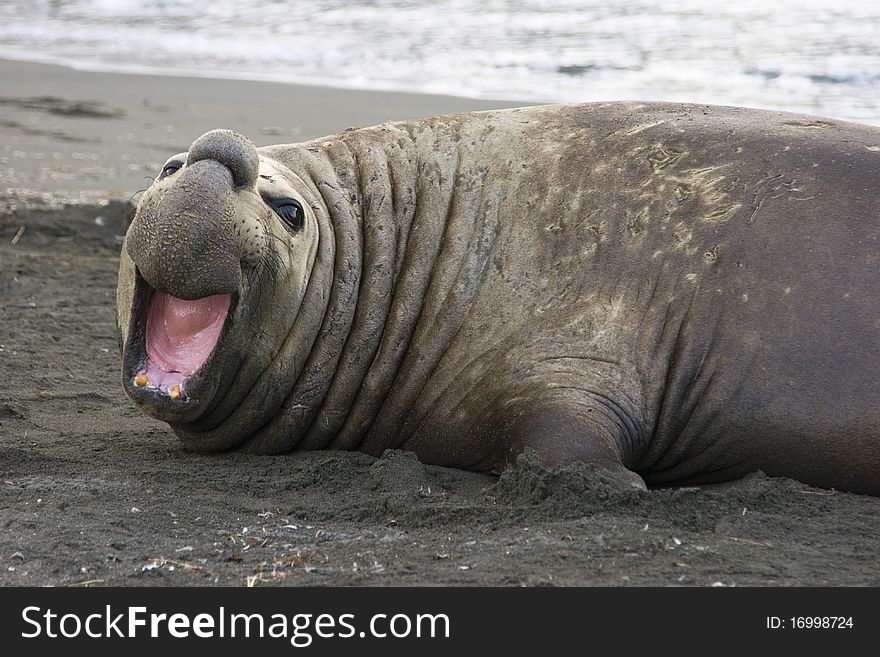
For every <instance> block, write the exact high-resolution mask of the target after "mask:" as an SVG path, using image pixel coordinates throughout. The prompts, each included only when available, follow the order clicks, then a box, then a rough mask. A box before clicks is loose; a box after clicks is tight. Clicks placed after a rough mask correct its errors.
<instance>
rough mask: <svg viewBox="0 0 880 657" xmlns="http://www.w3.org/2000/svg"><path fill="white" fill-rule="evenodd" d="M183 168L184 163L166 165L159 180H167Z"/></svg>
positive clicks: (175, 162)
mask: <svg viewBox="0 0 880 657" xmlns="http://www.w3.org/2000/svg"><path fill="white" fill-rule="evenodd" d="M182 166H183V162H177V161H171V162H169V163H168V164H166V165H165V168H164V169H162V173H160V174H159V180H162V179H163V178H167V177H168V176H170V175H172V174H175V173H177V171H178V170H179V169H180V167H182Z"/></svg>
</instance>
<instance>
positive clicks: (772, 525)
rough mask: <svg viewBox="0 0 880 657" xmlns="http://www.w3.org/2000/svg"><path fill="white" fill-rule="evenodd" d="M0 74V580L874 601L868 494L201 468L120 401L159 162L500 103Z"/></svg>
mask: <svg viewBox="0 0 880 657" xmlns="http://www.w3.org/2000/svg"><path fill="white" fill-rule="evenodd" d="M0 80H2V82H3V84H2V92H0V117H2V118H0V134H2V135H3V139H2V140H0V171H2V177H3V179H4V186H3V187H4V189H3V190H2V194H0V309H2V312H0V525H2V529H3V531H2V533H0V584H2V585H6V586H19V585H37V586H41V585H94V586H101V585H149V586H155V585H197V586H201V585H215V584H216V585H260V586H264V585H270V584H284V585H330V584H333V585H350V584H358V585H361V584H363V585H395V584H396V585H417V584H420V585H435V584H461V585H611V586H621V585H660V586H664V585H698V586H712V585H725V586H746V585H770V586H780V585H786V586H787V585H874V586H876V585H880V559H878V547H877V546H878V527H880V499H878V498H872V497H867V496H859V495H852V494H848V493H841V492H837V491H830V490H821V489H816V488H812V487H810V486H807V485H805V484H801V483H799V482H796V481H792V480H789V479H780V478H768V477H766V476H764V475H762V474H756V475H753V476H750V477H747V478H746V479H744V480H742V481H739V482H734V483H732V484H730V485H726V486H721V487H711V488H686V489H667V490H655V491H648V492H636V491H633V492H630V493H626V494H621V493H619V492H617V491H616V490H615V489H614V488H613V487H612V486H606V485H605V484H604V483H603V480H602V477H601V476H598V475H597V473H596V472H594V471H593V470H592V469H591V468H589V467H587V466H575V467H569V468H563V469H555V470H548V469H546V468H543V467H542V466H540V465H539V464H537V463H535V462H533V461H531V460H528V459H526V460H524V461H523V462H522V463H521V464H520V467H519V468H518V469H517V470H515V471H511V472H508V473H506V474H505V475H503V476H502V477H500V478H496V477H491V476H487V475H478V474H473V473H466V472H461V471H456V470H449V469H443V468H435V467H429V466H424V465H422V464H421V463H419V462H418V461H417V460H416V459H415V458H414V457H413V456H412V455H411V454H407V453H404V452H388V453H386V454H385V455H384V456H382V457H381V458H378V459H377V458H372V457H369V456H366V455H363V454H358V453H341V452H316V453H308V454H292V455H288V456H274V457H268V456H246V455H240V454H226V455H217V456H201V455H194V454H189V453H186V452H184V451H183V450H182V449H181V448H180V446H179V445H178V443H177V441H176V439H175V438H174V436H173V435H172V434H171V432H170V430H169V429H168V428H167V426H165V425H163V424H162V423H160V422H157V421H154V420H152V419H150V418H147V417H145V416H143V415H141V414H140V413H138V412H137V411H135V409H134V408H133V407H132V406H131V405H130V404H129V403H128V401H127V399H126V398H125V396H124V394H123V392H122V389H121V386H120V384H119V373H118V371H119V362H118V361H119V357H118V351H117V344H116V335H115V327H114V313H113V306H114V293H115V282H116V268H117V263H118V251H119V248H120V240H119V236H120V235H121V234H122V233H123V232H124V230H125V225H126V222H127V220H128V217H129V215H130V213H131V209H132V206H131V205H130V203H129V198H130V197H131V196H132V194H133V193H134V192H136V191H137V190H138V189H141V188H143V187H144V186H146V184H147V180H148V178H149V177H151V176H153V175H155V174H156V172H157V171H158V170H159V167H160V166H161V164H162V163H163V162H164V161H165V160H166V159H167V157H168V156H170V155H172V154H174V153H176V152H179V151H182V150H185V149H186V148H187V147H188V145H189V144H190V143H191V142H192V140H193V139H194V138H195V137H197V136H198V135H200V134H201V133H203V132H204V131H206V130H208V129H211V128H215V127H228V128H233V129H235V130H238V131H240V132H243V133H244V134H247V135H248V136H250V137H252V138H253V140H254V141H255V142H256V143H257V144H258V145H263V144H270V143H279V142H291V141H300V140H304V139H308V138H312V137H316V136H320V135H322V134H329V133H333V132H336V131H338V130H341V129H344V128H346V127H349V126H358V125H369V124H372V123H378V122H381V121H385V120H389V119H403V118H415V117H418V116H426V115H430V114H439V113H444V112H452V111H461V110H467V109H486V108H490V107H498V106H503V105H505V103H487V102H482V101H473V100H466V99H456V98H448V97H441V96H420V95H407V94H388V93H369V92H355V91H340V90H332V89H321V88H315V87H302V86H295V85H282V84H274V83H260V82H241V81H228V80H205V79H194V78H171V77H147V76H132V75H114V74H97V73H83V72H76V71H71V70H68V69H64V68H61V67H55V66H44V65H38V64H24V63H17V62H7V61H0ZM506 104H507V105H509V104H510V103H506Z"/></svg>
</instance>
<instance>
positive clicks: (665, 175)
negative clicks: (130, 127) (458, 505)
mask: <svg viewBox="0 0 880 657" xmlns="http://www.w3.org/2000/svg"><path fill="white" fill-rule="evenodd" d="M181 165H182V166H181ZM176 166H180V168H179V170H177V171H173V169H174V168H175V167H176ZM258 172H259V175H258ZM283 198H292V199H296V200H298V201H299V202H300V203H301V204H302V206H303V208H304V209H305V217H304V219H305V222H304V226H303V228H302V229H301V230H292V229H291V228H289V227H288V226H287V225H286V224H285V223H284V222H283V221H282V220H281V219H280V217H279V215H278V214H277V213H276V212H275V211H274V210H273V206H272V205H271V204H268V203H267V201H270V200H277V199H283ZM878 266H880V129H877V128H873V127H869V126H863V125H857V124H851V123H843V122H838V121H831V120H824V119H821V120H820V119H816V118H814V117H805V116H800V115H794V114H787V113H779V112H767V111H757V110H750V109H737V108H726V107H707V106H695V105H679V104H655V103H650V104H631V103H607V104H588V105H569V106H566V105H561V106H546V107H532V108H521V109H513V110H503V111H493V112H480V113H471V114H461V115H455V116H443V117H436V118H430V119H425V120H421V121H413V122H405V123H390V124H384V125H380V126H376V127H371V128H365V129H357V130H348V131H345V132H343V133H340V134H338V135H334V136H331V137H326V138H323V139H317V140H315V141H312V142H307V143H303V144H291V145H282V146H271V147H266V148H261V149H255V148H254V147H253V145H252V144H251V143H250V142H249V141H247V139H245V138H244V137H242V136H240V135H237V134H235V133H232V132H230V131H224V130H218V131H213V132H209V133H207V134H206V135H204V136H202V137H200V138H199V139H198V140H197V141H196V142H195V143H194V144H193V146H192V148H191V149H190V151H189V153H188V155H187V154H183V155H181V156H176V157H175V158H172V160H171V161H170V167H169V168H167V169H166V170H165V173H163V177H161V178H160V179H158V180H157V181H156V182H155V184H153V185H152V186H151V187H150V188H149V189H148V190H147V192H146V193H145V194H144V196H143V198H142V199H141V202H140V204H139V207H138V210H137V214H136V216H135V218H134V220H133V222H132V224H131V227H130V228H129V230H128V233H127V236H126V241H125V246H124V249H123V252H122V261H121V267H120V275H119V287H118V325H119V327H120V339H121V344H122V345H123V346H124V357H123V361H124V362H123V382H124V386H125V389H126V391H127V393H128V395H129V396H130V397H131V399H132V400H133V401H134V402H135V403H136V404H137V405H138V406H139V407H140V408H141V409H143V410H144V411H146V412H147V413H149V414H151V415H153V416H155V417H157V418H160V419H162V420H164V421H166V422H168V423H169V424H170V425H171V427H172V428H173V430H174V432H175V433H176V434H177V435H178V436H179V437H180V439H181V440H182V441H183V443H184V444H185V446H186V447H187V448H189V449H192V450H197V451H201V452H214V451H221V450H229V449H241V450H245V451H249V452H258V453H282V452H288V451H291V450H304V449H323V448H331V449H346V450H349V449H357V450H362V451H364V452H367V453H370V454H377V455H378V454H381V453H382V452H383V450H385V449H388V448H398V449H406V450H412V451H414V452H415V453H416V454H417V455H418V457H419V458H420V459H421V460H422V461H424V462H426V463H431V464H437V465H443V466H453V467H459V468H467V469H474V470H483V471H494V472H497V471H499V470H501V469H502V468H504V467H505V466H506V465H507V464H509V463H511V462H513V461H514V460H515V458H516V456H517V455H518V454H519V453H521V452H522V451H524V450H526V449H532V450H534V451H535V452H537V454H538V455H539V456H540V457H541V458H542V459H544V460H545V461H546V462H548V463H551V464H560V463H568V462H572V461H586V462H591V463H597V464H600V465H603V466H606V467H608V468H611V469H616V470H618V471H619V472H624V473H627V474H628V475H630V478H629V480H628V481H629V483H635V484H639V483H640V482H641V480H640V479H639V478H638V477H636V476H635V475H632V474H631V473H637V474H638V475H640V476H641V477H642V478H643V479H644V481H645V482H647V484H648V485H670V484H676V485H677V484H702V483H710V482H720V481H725V480H730V479H734V478H737V477H740V476H742V475H744V474H746V473H748V472H750V471H754V470H758V469H761V470H764V471H765V472H767V473H768V474H770V475H784V476H789V477H794V478H796V479H799V480H802V481H804V482H808V483H810V484H814V485H817V486H822V487H834V488H839V489H844V490H849V491H855V492H861V493H869V494H875V495H876V494H880V339H878V331H880V276H878ZM151 287H152V288H155V289H160V290H163V291H165V292H167V293H169V294H173V295H175V296H177V297H181V298H186V299H194V298H200V297H204V296H207V295H211V294H219V293H231V294H233V299H234V300H233V309H232V310H231V311H230V316H229V319H228V320H227V322H226V325H225V327H224V329H223V333H222V335H221V337H220V340H219V343H218V345H217V347H216V349H215V350H214V352H213V354H212V355H211V357H210V358H209V360H208V361H207V362H206V363H205V365H204V366H203V367H202V368H201V370H199V371H198V372H196V374H194V375H193V376H192V377H191V379H190V380H189V381H188V382H187V396H186V398H181V399H176V400H175V399H171V398H170V397H169V396H168V395H167V394H163V393H161V392H160V391H156V390H149V389H141V388H138V387H137V386H135V385H134V383H133V377H134V375H135V372H136V371H137V368H138V367H139V366H140V364H141V363H142V362H143V359H144V347H143V333H144V329H143V322H144V320H143V317H142V316H143V314H144V312H145V311H144V308H145V305H146V303H145V299H146V298H147V296H148V295H149V290H150V288H151ZM624 479H626V477H625V478H624Z"/></svg>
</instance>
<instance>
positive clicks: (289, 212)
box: [272, 199, 305, 232]
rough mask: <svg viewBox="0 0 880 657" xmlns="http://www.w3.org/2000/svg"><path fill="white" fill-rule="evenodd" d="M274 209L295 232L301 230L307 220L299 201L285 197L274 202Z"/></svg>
mask: <svg viewBox="0 0 880 657" xmlns="http://www.w3.org/2000/svg"><path fill="white" fill-rule="evenodd" d="M272 209H273V210H275V212H276V213H277V214H278V216H279V217H281V219H282V221H284V223H286V224H287V225H288V226H289V227H290V229H291V230H293V231H294V232H296V231H299V230H301V229H302V227H303V223H304V222H305V213H304V212H303V209H302V206H301V205H300V204H299V201H295V200H293V199H284V200H283V201H278V202H276V203H273V204H272Z"/></svg>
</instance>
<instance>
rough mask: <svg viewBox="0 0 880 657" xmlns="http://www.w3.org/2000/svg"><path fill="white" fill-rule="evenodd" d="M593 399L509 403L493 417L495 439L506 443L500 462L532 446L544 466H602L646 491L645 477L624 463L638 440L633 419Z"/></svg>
mask: <svg viewBox="0 0 880 657" xmlns="http://www.w3.org/2000/svg"><path fill="white" fill-rule="evenodd" d="M608 406H612V405H611V404H610V403H609V402H608V400H607V399H606V400H605V404H603V403H602V402H596V401H594V400H592V399H589V398H588V399H586V400H578V401H577V402H573V401H558V402H547V401H544V402H527V401H524V400H522V399H520V400H518V401H517V402H515V403H513V404H509V405H508V407H507V409H506V412H505V414H504V416H502V417H500V418H499V419H498V422H497V424H496V429H495V438H496V440H498V441H499V444H503V445H504V446H505V450H504V465H513V464H515V463H516V460H517V457H518V456H519V455H520V454H522V453H523V452H525V451H533V452H534V453H535V454H536V455H537V457H538V458H539V459H540V460H541V461H542V462H543V463H544V464H545V465H548V466H556V465H567V464H569V463H574V462H578V461H580V462H584V463H592V464H595V465H597V466H600V467H602V468H603V469H604V470H606V471H607V473H608V474H609V475H612V476H613V479H614V480H616V481H619V482H620V487H621V488H623V489H629V488H636V489H641V490H645V489H646V486H645V482H644V480H643V479H642V478H641V477H640V476H639V475H638V474H636V473H635V472H633V471H632V470H630V469H628V468H627V467H626V465H625V464H626V463H628V462H631V460H632V458H633V452H634V450H635V448H636V446H637V445H639V444H641V442H642V440H641V439H642V436H640V435H639V434H641V433H643V432H641V431H639V426H638V423H636V422H635V421H632V420H631V419H630V418H628V417H626V416H625V415H624V411H623V410H622V409H621V408H620V407H619V406H617V405H613V410H611V411H609V409H608Z"/></svg>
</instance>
